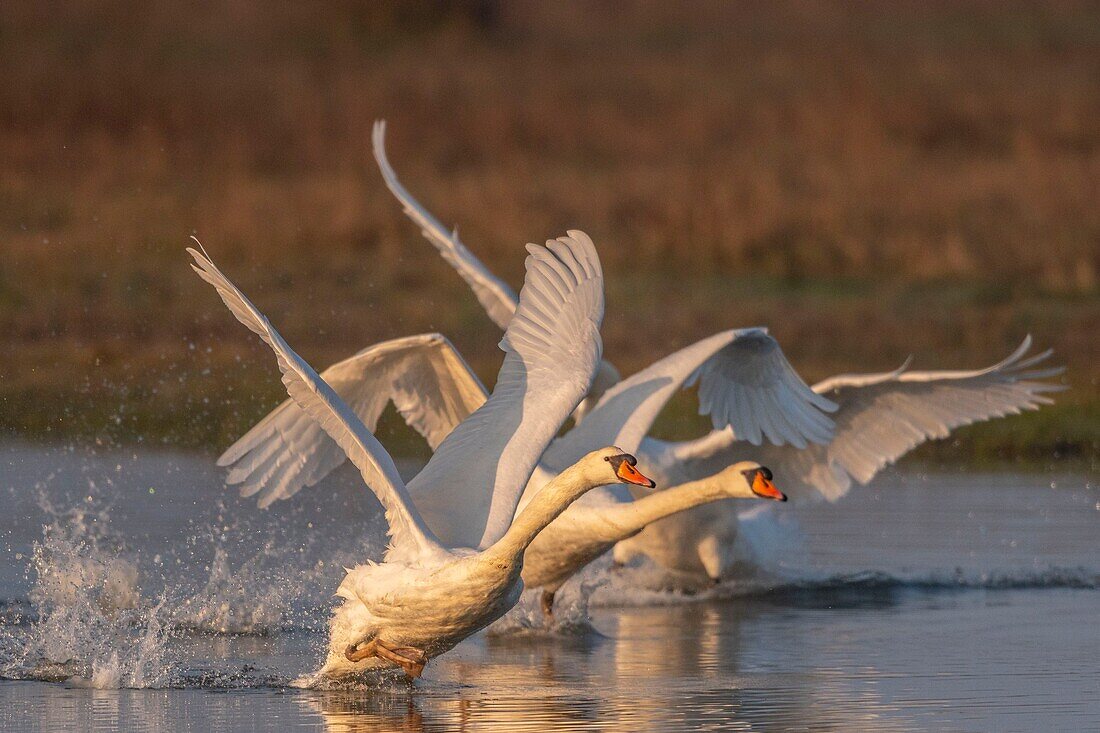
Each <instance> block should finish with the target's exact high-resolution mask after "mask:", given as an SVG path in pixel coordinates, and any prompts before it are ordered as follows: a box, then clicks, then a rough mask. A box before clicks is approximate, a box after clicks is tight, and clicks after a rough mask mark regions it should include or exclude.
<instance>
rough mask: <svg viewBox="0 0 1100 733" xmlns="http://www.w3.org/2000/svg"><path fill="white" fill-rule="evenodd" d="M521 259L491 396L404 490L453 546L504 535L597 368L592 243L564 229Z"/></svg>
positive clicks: (598, 285) (600, 302) (599, 293)
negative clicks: (515, 301)
mask: <svg viewBox="0 0 1100 733" xmlns="http://www.w3.org/2000/svg"><path fill="white" fill-rule="evenodd" d="M527 251H528V252H529V253H530V254H529V255H528V257H527V262H526V267H527V277H526V281H525V283H524V286H523V289H522V290H521V291H520V300H519V308H518V309H517V310H516V314H515V317H514V318H513V319H512V321H511V323H509V325H508V330H507V331H506V332H505V334H504V338H503V339H502V340H501V342H500V347H501V349H503V350H504V353H505V357H504V364H503V365H502V366H501V368H500V373H499V374H498V376H497V383H496V388H495V389H494V390H493V394H492V396H490V397H489V401H488V402H486V403H485V404H484V405H483V406H482V407H481V408H480V409H478V410H477V411H476V412H474V414H472V415H471V416H470V417H469V418H467V419H466V420H465V421H464V422H463V423H462V424H461V425H459V426H458V427H457V428H455V430H454V432H452V433H451V434H450V435H448V436H447V438H446V439H445V440H444V441H443V443H442V444H441V445H440V446H439V448H438V449H437V450H436V452H435V455H434V456H432V459H431V460H430V461H429V462H428V465H427V466H425V467H424V470H423V471H421V473H420V475H418V476H417V477H416V478H415V479H413V480H412V481H411V482H410V483H409V492H410V493H411V494H412V496H413V498H414V500H415V501H416V506H417V508H418V509H419V510H420V511H421V512H423V514H424V517H425V519H426V520H427V522H428V524H429V526H431V527H432V529H433V530H434V531H435V533H436V534H437V535H438V536H439V537H440V538H441V539H442V540H443V541H444V542H446V543H448V544H449V545H451V546H467V547H482V548H483V547H487V546H489V545H491V544H492V543H493V542H495V541H496V540H497V539H499V538H500V537H501V536H502V535H503V534H504V532H505V531H506V530H507V529H508V527H509V525H510V524H511V522H512V516H513V514H514V513H515V509H516V504H517V502H518V501H519V496H520V493H521V492H522V491H523V488H524V486H525V485H526V484H527V480H528V478H529V477H530V475H531V471H532V470H533V469H534V467H535V464H536V463H537V462H538V460H539V458H540V457H541V456H542V453H543V451H544V450H546V446H547V445H548V444H549V443H550V441H551V440H552V439H553V437H554V435H555V434H556V433H557V431H558V429H559V428H560V427H561V425H562V423H563V422H564V421H565V419H566V418H567V417H568V416H569V414H570V412H572V410H573V409H574V408H575V407H576V406H577V403H578V402H580V400H581V398H582V397H584V395H585V393H586V392H587V391H588V387H589V385H590V383H591V381H592V377H593V375H594V374H595V372H596V366H597V364H599V360H600V351H601V349H602V342H601V341H600V333H599V328H600V322H601V321H602V319H603V306H604V298H603V272H602V270H601V268H600V261H599V258H598V257H597V256H596V249H595V247H593V246H592V241H591V240H590V239H589V238H588V236H587V235H586V234H584V233H583V232H579V231H570V232H569V236H567V237H560V238H558V239H556V240H551V241H549V242H547V243H546V245H545V246H543V245H534V244H529V245H527ZM596 447H598V446H592V448H596Z"/></svg>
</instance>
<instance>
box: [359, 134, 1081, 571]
mask: <svg viewBox="0 0 1100 733" xmlns="http://www.w3.org/2000/svg"><path fill="white" fill-rule="evenodd" d="M373 144H374V156H375V160H376V161H377V163H378V167H379V169H380V170H381V172H382V177H383V178H384V179H385V182H386V186H387V187H388V188H389V189H390V192H391V193H393V195H394V196H395V197H396V198H397V199H398V201H399V202H400V203H401V205H402V207H403V209H404V211H405V213H406V215H407V216H408V217H409V218H410V219H411V220H412V221H413V222H414V223H416V224H417V225H418V226H419V227H420V229H421V232H422V233H423V235H424V237H425V238H426V239H427V240H428V241H429V242H430V243H431V244H432V246H434V247H435V248H436V249H437V250H438V251H439V253H440V254H441V255H442V256H443V258H444V259H445V260H446V261H447V262H448V263H450V264H451V266H452V267H454V268H455V270H457V271H458V273H459V275H461V276H462V278H463V279H464V280H465V281H466V282H467V283H468V284H469V285H470V287H471V289H472V290H473V292H474V294H475V295H476V296H477V298H478V300H479V302H481V304H482V306H483V307H484V308H485V309H486V311H487V312H488V313H489V314H490V317H491V318H492V319H493V321H494V322H496V323H497V324H498V325H500V326H501V327H502V328H503V327H506V326H507V323H508V315H509V314H510V313H512V312H514V310H515V303H516V299H515V295H514V293H513V292H512V291H511V290H510V289H508V287H507V285H505V284H504V283H503V282H501V281H500V279H499V278H497V277H496V276H495V275H493V274H492V273H491V272H490V271H489V269H488V268H487V267H485V265H484V264H483V263H482V262H481V261H480V260H478V258H477V257H476V256H475V255H474V254H473V253H471V252H470V251H469V250H468V249H467V248H466V247H465V245H463V243H462V242H461V241H460V240H459V238H458V235H457V232H453V233H452V232H448V231H447V229H446V228H445V227H444V226H443V225H442V224H440V223H439V221H438V220H437V219H436V218H435V217H434V216H432V214H431V213H429V212H428V211H427V210H426V209H425V208H424V207H423V206H422V205H421V204H420V203H419V202H418V201H417V200H416V199H414V198H413V197H412V196H411V195H410V194H409V192H408V191H407V190H406V189H405V187H404V186H402V185H401V183H400V181H398V179H397V174H396V173H395V172H394V170H393V167H392V166H391V165H390V163H389V161H388V160H387V158H386V151H385V123H384V122H376V123H375V127H374V132H373ZM1030 344H1031V337H1030V336H1028V337H1027V339H1025V341H1024V344H1022V345H1021V347H1020V348H1019V349H1018V350H1017V352H1016V353H1014V354H1013V355H1012V356H1010V357H1009V358H1008V359H1006V360H1005V361H1004V362H1001V363H1000V364H996V365H994V366H992V367H989V368H988V369H985V370H979V371H976V372H906V371H905V370H906V368H907V366H908V365H905V366H903V367H902V368H901V369H899V370H898V371H896V372H890V373H887V374H870V375H841V376H838V377H833V378H832V379H828V380H825V381H824V382H822V383H820V384H818V385H817V386H815V387H814V390H813V391H814V392H815V393H816V394H818V395H820V396H822V397H824V396H828V397H830V398H831V399H832V400H836V401H837V402H842V401H843V403H844V404H842V406H841V412H838V413H837V415H836V419H837V422H838V424H837V426H836V430H837V437H836V438H835V439H833V438H832V437H831V436H828V437H826V438H825V439H820V436H819V435H817V436H812V437H811V436H808V437H809V442H811V443H816V444H817V445H809V446H807V445H806V444H805V443H804V442H803V443H800V442H799V441H798V440H787V441H784V440H783V439H782V437H781V436H777V435H775V434H774V433H767V432H766V431H765V435H766V437H768V439H769V440H770V441H771V442H772V443H773V445H771V446H763V447H758V446H760V444H761V442H762V441H761V440H760V437H761V435H760V433H759V432H757V431H756V430H754V429H752V428H751V427H750V426H748V425H746V424H745V422H744V420H743V419H741V420H740V421H739V420H738V419H737V418H743V412H744V411H745V410H751V409H752V408H751V407H750V406H752V405H753V404H754V401H753V399H752V398H751V396H749V395H746V394H745V393H740V394H738V393H737V392H736V391H735V390H732V389H728V385H727V384H725V383H724V382H723V380H722V379H721V378H719V379H712V380H711V382H710V384H709V385H708V384H706V383H705V382H701V383H700V399H701V403H702V405H703V408H704V410H702V411H705V409H706V405H707V402H706V400H707V397H708V396H709V397H710V398H711V399H715V398H721V397H723V396H733V397H736V396H739V397H740V398H741V399H736V398H733V399H730V400H729V402H728V403H727V404H732V405H733V406H735V407H736V408H737V409H736V410H734V411H733V415H732V416H731V417H732V418H733V419H730V421H729V426H730V427H732V431H731V430H729V429H725V428H726V426H724V425H723V424H722V423H721V421H720V420H718V419H714V421H713V422H714V428H715V431H714V432H713V433H712V434H710V435H708V436H705V437H703V438H701V439H699V440H695V441H687V442H684V443H667V442H664V441H659V440H654V439H650V438H645V439H644V440H642V441H641V442H640V444H638V445H636V446H632V447H631V448H629V450H632V451H634V452H636V453H637V455H638V458H639V459H640V460H641V462H642V466H643V468H644V469H645V470H646V471H647V473H652V474H653V475H654V476H655V478H656V479H657V481H658V483H659V484H660V485H662V486H669V485H674V484H677V483H680V482H683V481H690V480H693V479H698V478H700V477H701V476H704V475H707V474H709V473H713V472H714V471H715V470H718V468H720V467H722V466H724V465H729V463H730V462H733V461H736V460H740V459H742V458H755V459H758V460H760V461H761V462H763V463H765V464H774V465H775V466H777V467H779V468H778V469H777V475H778V476H779V480H780V483H781V485H783V486H784V488H785V489H789V488H790V487H792V486H793V487H795V489H794V490H793V491H791V492H790V493H792V495H801V496H823V497H825V498H828V499H830V500H836V499H837V498H839V497H840V496H842V495H843V494H844V493H846V492H847V490H848V487H849V486H850V483H851V478H855V479H856V480H857V481H860V482H861V483H866V482H868V481H870V480H871V478H872V477H873V476H874V474H875V473H876V472H877V471H878V470H880V469H881V468H882V467H883V466H884V465H887V464H888V463H893V462H895V461H897V460H898V459H899V458H901V457H902V456H903V455H904V454H905V453H907V452H908V451H909V450H911V449H913V448H914V447H916V446H917V445H919V444H920V443H922V442H924V441H925V440H928V439H930V438H943V437H946V436H947V435H948V434H949V432H950V431H951V430H952V429H954V428H956V427H959V426H962V425H968V424H970V423H973V422H979V421H982V420H988V419H991V418H994V417H1000V416H1004V415H1008V414H1014V413H1017V412H1019V411H1021V410H1024V409H1038V407H1039V406H1040V405H1042V404H1047V403H1049V402H1050V400H1049V399H1048V398H1042V397H1040V396H1039V395H1040V394H1041V393H1043V392H1052V391H1057V390H1059V389H1061V387H1059V386H1056V385H1051V384H1049V383H1043V384H1039V383H1034V382H1029V381H1028V380H1035V379H1044V378H1047V377H1051V376H1055V375H1057V374H1059V373H1061V370H1060V369H1041V370H1035V371H1031V372H1028V371H1025V370H1026V369H1027V368H1028V367H1031V366H1034V365H1035V364H1037V363H1039V362H1040V361H1042V360H1044V359H1046V358H1047V357H1048V356H1049V355H1050V352H1049V351H1047V352H1044V353H1042V354H1040V355H1038V356H1035V357H1031V358H1029V359H1026V360H1023V361H1020V359H1022V357H1023V354H1024V353H1026V351H1027V350H1028V348H1029V347H1030ZM727 363H729V362H727ZM687 384H688V385H690V384H691V381H689V382H687ZM609 389H610V388H609ZM602 394H603V393H602V392H596V391H593V392H592V393H590V395H589V397H588V398H587V399H586V401H585V404H586V405H592V406H591V407H588V408H587V409H586V410H585V411H583V412H582V415H584V416H585V422H588V420H589V419H591V418H590V417H588V415H590V414H591V413H592V411H593V407H594V404H593V403H595V402H597V401H598V399H599V397H600V396H601V395H602ZM746 397H748V399H746ZM816 406H817V407H818V408H819V409H827V408H826V407H824V406H823V405H821V404H818V405H816ZM832 408H833V409H836V405H835V404H834V405H832ZM757 414H758V415H760V417H761V421H760V422H761V426H764V425H767V422H766V419H767V416H768V415H769V414H773V412H772V411H770V410H764V411H760V412H758V413H757ZM844 415H847V417H844ZM712 417H715V416H713V415H712ZM841 421H844V423H845V424H844V425H841V424H840V422H841ZM583 424H584V423H583V422H582V423H581V425H583ZM648 427H649V426H648V425H647V426H646V429H647V430H648ZM575 430H576V428H575ZM568 435H569V434H568V433H567V435H566V437H568ZM777 437H779V439H777ZM558 442H560V441H555V443H554V444H552V446H551V449H553V446H554V445H556V444H557V443H558ZM783 442H787V443H789V445H787V446H783V445H782V443H783ZM681 462H686V464H687V465H685V466H681V465H680V464H681ZM688 466H700V467H699V468H697V469H694V468H688ZM798 487H802V488H804V489H805V490H804V491H798ZM632 493H634V495H635V496H640V495H644V493H645V492H644V491H639V490H636V489H635V490H632ZM736 526H737V525H736V507H735V506H733V505H731V504H730V503H729V502H725V503H722V502H719V503H714V504H708V505H706V506H703V507H699V508H697V509H693V510H690V511H688V512H684V513H682V514H679V515H677V516H675V517H672V518H669V519H666V520H662V521H661V522H656V523H654V524H652V525H651V526H650V527H648V528H647V529H646V530H645V531H643V532H641V533H639V534H638V535H637V536H635V537H634V538H632V539H631V540H630V541H628V542H626V543H622V544H621V545H617V546H616V559H617V560H620V561H623V560H626V559H628V558H629V556H630V555H631V554H634V553H637V552H641V551H642V548H646V547H648V548H649V550H650V552H646V553H645V554H649V555H651V556H654V555H656V556H658V557H664V558H666V559H667V560H668V561H669V562H672V558H673V557H677V558H680V560H677V562H676V564H677V565H684V564H687V565H688V566H690V567H691V568H692V569H693V571H694V572H699V573H705V575H704V577H709V578H710V579H712V580H715V579H718V578H721V577H722V576H723V575H724V574H725V573H726V571H727V570H728V569H729V567H730V566H731V564H732V563H733V562H734V561H735V559H736V558H735V557H734V555H733V548H732V537H733V536H735V534H736ZM674 527H680V528H681V529H680V530H677V531H671V529H672V528H674ZM659 562H660V560H659Z"/></svg>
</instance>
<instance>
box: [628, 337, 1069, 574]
mask: <svg viewBox="0 0 1100 733" xmlns="http://www.w3.org/2000/svg"><path fill="white" fill-rule="evenodd" d="M1030 347H1031V337H1030V336H1028V337H1026V338H1025V339H1024V340H1023V342H1022V343H1021V344H1020V346H1019V347H1018V348H1017V349H1016V350H1015V351H1014V352H1013V353H1012V354H1010V355H1009V356H1008V357H1007V358H1006V359H1004V360H1003V361H1000V362H998V363H997V364H994V365H992V366H990V367H987V368H985V369H977V370H973V371H909V370H908V362H906V364H905V365H903V366H902V367H901V368H899V369H897V370H895V371H892V372H885V373H881V374H842V375H838V376H835V377H830V378H829V379H826V380H824V381H822V382H819V383H818V384H816V385H814V391H815V392H818V393H819V394H827V395H829V397H830V398H831V399H832V400H834V401H835V402H836V403H837V404H838V405H840V409H838V410H837V411H836V413H834V414H833V419H834V420H835V421H836V436H835V437H834V438H833V440H832V441H831V442H829V443H827V444H825V445H812V446H809V447H807V448H804V449H797V448H794V447H792V446H774V445H768V446H753V445H750V444H749V443H747V442H745V441H741V440H738V439H737V438H736V437H734V436H733V434H732V433H730V431H728V430H716V431H713V432H712V433H710V434H709V435H706V436H704V437H702V438H699V439H698V440H693V441H685V442H664V441H659V440H655V439H652V438H646V439H645V441H644V442H643V443H642V446H641V447H640V449H638V455H639V456H640V457H643V456H644V460H645V464H644V468H645V471H646V474H647V475H650V476H651V477H653V478H655V480H656V481H658V482H659V483H663V482H669V483H678V482H681V481H690V480H691V479H692V478H693V477H698V476H706V475H708V474H710V473H713V472H714V471H716V470H718V469H719V468H721V467H722V466H726V465H729V464H730V463H731V462H733V461H741V460H757V461H760V462H762V463H766V464H767V465H771V466H774V467H775V475H776V481H777V482H778V483H779V484H780V485H782V486H783V488H784V490H785V491H786V492H787V493H789V494H790V495H791V496H792V497H795V498H796V499H800V500H827V501H837V500H838V499H840V498H841V497H842V496H844V495H845V494H847V493H848V491H849V489H850V488H851V486H852V482H853V481H855V482H857V483H860V484H866V483H868V482H869V481H870V480H871V479H872V478H874V476H875V474H877V473H878V472H879V471H880V470H882V469H883V468H884V467H886V466H888V465H890V464H892V463H894V462H896V461H897V460H898V459H899V458H901V457H902V456H904V455H905V454H906V453H908V452H909V451H911V450H913V449H914V448H916V447H917V446H918V445H920V444H921V443H924V442H925V441H927V440H931V439H935V438H945V437H947V435H948V434H950V432H951V431H952V430H953V429H955V428H957V427H961V426H963V425H969V424H971V423H975V422H979V421H982V420H989V419H992V418H996V417H1003V416H1006V415H1014V414H1018V413H1020V412H1021V411H1023V410H1036V409H1038V408H1039V407H1040V406H1041V405H1045V404H1050V403H1051V402H1052V400H1051V399H1050V398H1049V397H1045V396H1044V395H1045V394H1047V393H1050V392H1058V391H1061V390H1063V389H1065V387H1064V386H1063V385H1059V384H1052V383H1050V382H1044V381H1039V380H1043V379H1048V378H1050V377H1054V376H1057V375H1059V374H1061V373H1062V372H1063V371H1064V370H1063V369H1062V368H1060V367H1049V368H1038V369H1036V368H1035V367H1036V366H1037V365H1038V364H1040V363H1041V362H1042V361H1044V360H1045V359H1047V358H1048V357H1049V356H1050V354H1051V351H1050V350H1047V351H1044V352H1042V353H1039V354H1034V355H1032V356H1029V357H1026V358H1025V355H1026V354H1027V352H1028V350H1029V349H1030ZM632 492H634V493H635V494H636V495H638V496H644V495H645V494H646V493H648V492H647V490H645V489H632ZM737 513H738V511H737V507H736V506H733V505H732V504H730V503H729V502H725V503H716V504H710V505H707V506H702V507H699V508H697V509H693V510H691V511H690V512H685V513H683V514H680V515H677V516H674V517H669V518H668V519H664V520H662V521H659V522H655V523H653V524H651V525H649V526H647V527H646V528H645V529H644V530H643V531H642V532H640V533H638V534H637V535H635V536H634V537H632V538H630V539H628V540H626V541H624V542H621V543H619V544H617V545H616V546H615V550H614V557H615V561H616V562H618V563H626V562H629V561H631V560H632V559H633V558H634V557H636V556H639V555H643V556H646V557H649V558H650V559H651V560H654V561H655V562H657V564H659V565H660V566H662V567H664V568H665V569H667V570H672V571H676V572H677V573H681V574H687V575H688V576H689V577H690V576H695V578H697V579H698V580H707V579H709V580H710V581H716V580H719V579H721V578H723V577H724V576H725V575H726V574H727V572H728V571H729V570H730V568H732V567H733V566H734V564H735V563H737V562H738V561H739V560H740V559H742V558H738V557H737V555H736V553H735V551H734V540H735V539H736V537H737V529H738V519H737Z"/></svg>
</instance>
